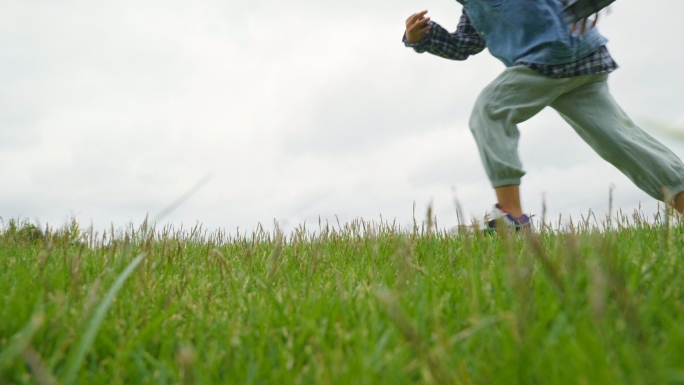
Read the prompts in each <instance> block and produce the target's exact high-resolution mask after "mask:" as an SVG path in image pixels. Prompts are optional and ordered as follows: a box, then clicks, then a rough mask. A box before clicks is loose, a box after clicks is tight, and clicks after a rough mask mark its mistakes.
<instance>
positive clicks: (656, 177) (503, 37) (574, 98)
mask: <svg viewBox="0 0 684 385" xmlns="http://www.w3.org/2000/svg"><path fill="white" fill-rule="evenodd" d="M457 1H458V2H459V3H461V5H463V13H462V15H461V19H460V21H459V23H458V27H457V28H456V32H454V33H449V32H448V31H446V30H445V29H444V28H442V27H441V26H440V25H439V24H437V23H435V22H433V21H431V20H430V18H429V17H427V11H423V12H419V13H416V14H414V15H411V16H410V17H409V18H408V19H407V20H406V32H405V34H404V38H403V41H404V44H405V45H406V46H407V47H412V48H413V49H414V50H415V51H416V52H418V53H423V52H428V53H431V54H433V55H437V56H440V57H443V58H446V59H452V60H465V59H467V58H468V57H469V56H471V55H475V54H478V53H480V52H481V51H483V50H484V49H485V47H486V48H488V49H489V52H490V53H491V54H492V55H493V56H494V57H496V58H497V59H499V60H500V61H502V62H503V63H504V64H505V66H506V67H507V68H506V70H504V72H503V73H502V74H501V75H499V77H497V78H496V79H495V80H494V81H493V82H492V83H491V84H489V85H488V86H487V87H486V88H485V89H484V90H483V91H482V92H481V94H480V95H479V97H478V98H477V101H476V103H475V107H474V109H473V112H472V115H471V117H470V122H469V125H470V130H471V131H472V133H473V136H474V137H475V142H476V143H477V146H478V150H479V152H480V157H481V158H482V162H483V164H484V168H485V170H486V172H487V176H488V177H489V180H490V182H491V184H492V187H493V188H494V191H495V193H496V197H497V200H498V202H497V204H496V205H495V209H494V213H493V214H494V220H492V221H490V223H489V226H490V227H492V228H493V227H494V225H495V223H496V222H495V220H496V219H503V220H504V222H505V223H506V224H507V225H508V226H513V227H516V228H520V227H529V226H530V218H529V217H528V216H527V215H525V214H524V213H523V211H522V208H521V204H520V188H519V186H520V183H521V178H522V177H523V175H525V172H524V171H523V169H522V165H521V162H520V158H519V157H518V139H519V136H520V133H519V131H518V124H520V123H522V122H525V121H526V120H528V119H530V118H531V117H533V116H534V115H536V114H537V113H539V112H540V111H541V110H542V109H544V108H545V107H547V106H550V107H551V108H553V109H555V110H556V111H558V113H559V114H560V115H561V117H562V118H563V119H564V120H565V121H566V122H568V123H569V124H570V126H572V128H573V129H574V130H575V131H576V132H577V134H578V135H579V136H580V137H581V138H582V139H583V140H584V141H585V142H586V143H587V144H588V145H589V146H591V148H592V149H593V150H594V151H596V153H597V154H598V155H599V156H601V157H602V158H603V159H605V160H606V161H608V162H610V163H611V164H612V165H614V166H615V167H617V169H618V170H620V171H621V172H622V173H623V174H625V175H626V176H627V177H628V178H629V179H630V180H631V181H632V182H634V184H635V185H636V186H637V187H639V188H640V189H642V190H643V191H645V192H646V193H647V194H649V195H650V196H652V197H653V198H655V199H658V200H660V201H666V200H669V201H670V202H668V203H672V204H673V205H674V207H675V209H676V210H677V211H679V212H680V213H683V212H684V193H683V192H684V164H683V163H682V161H681V160H680V159H679V158H678V157H677V156H676V155H675V154H674V153H673V152H672V151H670V150H669V149H667V148H666V147H665V146H663V145H662V144H661V143H660V142H658V141H657V140H656V139H654V138H653V137H652V136H650V135H649V134H647V133H646V132H644V131H643V130H642V129H640V128H639V127H637V126H636V125H635V124H634V122H632V120H631V119H630V118H629V117H628V116H627V115H626V114H625V113H624V112H623V111H622V109H621V108H620V107H619V106H618V104H617V103H616V102H615V100H614V99H613V98H612V96H611V95H610V92H609V91H608V84H607V80H608V74H609V73H611V72H613V71H614V70H615V69H617V64H616V63H615V61H614V60H613V58H612V57H611V55H610V54H609V53H608V49H607V48H606V43H607V40H606V39H605V38H604V37H603V36H602V35H601V34H600V33H599V32H598V30H597V28H595V21H594V22H591V23H588V24H589V25H588V26H587V25H586V24H587V23H582V24H583V25H584V27H583V28H576V27H575V26H573V25H572V22H569V21H568V20H573V19H572V17H571V16H568V11H572V12H571V15H581V16H584V15H586V14H588V13H587V12H586V9H582V8H581V4H587V5H588V6H595V4H593V3H603V5H605V4H607V3H611V2H612V1H610V0H609V1H605V0H598V1H592V0H583V1H581V2H579V1H575V2H573V3H570V4H568V3H567V0H457ZM577 4H580V7H579V8H578V6H577ZM573 5H574V8H569V7H570V6H573ZM574 20H576V18H575V19H574Z"/></svg>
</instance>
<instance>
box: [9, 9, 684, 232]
mask: <svg viewBox="0 0 684 385" xmlns="http://www.w3.org/2000/svg"><path fill="white" fill-rule="evenodd" d="M644 4H645V3H644V2H643V1H638V0H620V1H617V2H616V3H614V5H613V6H612V8H611V13H610V15H608V16H606V17H602V18H601V21H600V23H599V30H600V31H601V32H602V33H603V34H604V35H605V36H606V37H607V38H608V39H609V40H610V43H609V44H608V48H609V50H610V52H611V54H612V55H613V57H614V58H615V59H616V61H617V62H618V64H619V65H620V68H619V69H618V70H617V71H616V72H614V73H613V74H612V75H611V77H610V80H609V85H610V88H611V92H612V93H613V95H614V97H615V98H616V99H617V101H618V102H619V103H620V105H621V106H622V108H623V109H624V110H625V111H626V112H627V113H628V114H629V115H630V116H631V117H632V118H633V119H634V120H635V121H636V122H637V123H638V124H639V125H640V126H641V127H642V128H643V129H645V130H646V131H647V132H649V133H651V134H652V135H654V136H655V137H656V138H658V139H660V140H661V141H663V142H664V143H665V144H666V145H667V146H668V147H669V148H670V149H672V150H673V151H674V152H675V153H676V154H677V155H678V156H680V157H684V139H681V138H678V137H677V136H676V135H672V134H671V133H668V132H667V131H666V130H664V128H674V130H677V129H679V128H680V127H681V132H682V133H683V134H682V135H683V137H684V105H683V104H682V100H683V98H682V96H681V95H682V90H683V89H684V76H682V74H681V68H682V64H681V63H682V61H683V60H684V52H682V50H681V49H680V47H682V46H684V28H680V27H679V25H680V24H681V20H680V15H683V14H684V2H682V1H681V0H661V1H659V2H658V8H655V7H652V6H651V7H644V6H643V5H644ZM423 9H427V10H428V11H429V15H430V16H431V17H432V19H433V20H434V21H436V22H438V23H439V24H441V25H443V26H444V27H446V28H447V29H449V30H454V29H455V27H456V24H457V22H458V18H459V15H460V13H461V6H460V5H459V4H458V3H456V2H455V1H453V0H423V1H418V0H395V1H390V0H375V1H373V2H367V1H362V0H349V1H345V2H327V1H320V0H291V1H288V2H283V1H277V0H250V1H235V0H223V1H218V0H196V1H192V2H189V1H177V0H164V1H162V0H135V1H132V0H122V1H117V2H101V1H93V0H55V1H49V2H48V1H44V0H3V1H2V2H0V165H2V167H0V180H1V181H2V185H1V188H0V216H1V217H2V218H3V220H4V221H5V222H6V221H8V220H9V219H11V218H25V219H29V220H31V221H33V222H34V223H39V224H41V225H45V224H46V223H48V224H50V225H52V226H59V225H61V224H63V223H65V222H66V221H68V220H69V219H70V218H71V217H75V218H76V219H77V220H78V221H79V222H80V223H82V224H83V225H85V226H89V225H91V224H92V225H93V226H94V227H95V228H96V229H104V228H109V227H110V226H112V225H113V226H114V227H121V226H124V225H126V224H129V223H133V224H140V223H141V222H142V221H143V220H144V218H145V217H146V216H149V217H150V218H157V221H158V225H159V226H160V225H163V224H165V223H172V224H174V225H175V226H180V225H181V224H182V225H183V226H184V227H192V226H194V225H196V224H198V223H201V224H202V225H203V228H205V229H208V230H215V229H224V230H226V231H228V232H230V233H235V232H237V231H238V229H239V231H241V232H244V231H251V230H252V229H254V228H255V227H256V226H257V224H258V223H262V224H264V227H266V228H273V222H274V221H278V222H279V223H280V224H281V226H282V227H283V228H284V229H286V230H287V229H293V228H295V227H297V226H300V225H302V224H304V223H306V225H307V227H308V228H314V229H315V228H317V227H318V224H319V220H320V221H322V222H323V223H325V222H326V221H328V222H329V223H331V224H333V223H335V224H336V223H337V221H338V220H339V221H340V222H348V221H351V220H353V219H356V218H363V219H365V220H376V221H377V220H380V218H383V220H387V221H396V222H397V223H398V224H401V225H408V224H410V223H412V218H413V206H414V203H415V206H416V216H417V219H418V220H422V219H424V217H425V212H426V208H427V207H428V205H430V204H432V205H433V209H434V213H435V214H436V216H437V219H438V225H439V226H440V227H444V228H449V227H452V226H455V225H456V224H457V223H456V214H455V207H454V198H453V197H454V191H455V193H456V196H457V198H458V201H459V202H460V204H461V206H462V207H463V211H464V213H465V214H466V216H467V217H469V218H481V217H482V216H483V215H484V214H485V213H486V212H487V211H488V210H490V209H491V207H492V205H493V204H494V203H495V197H494V194H493V191H492V189H491V187H490V184H489V181H488V179H487V177H486V175H485V173H484V169H483V167H482V165H481V162H480V159H479V156H478V152H477V148H476V146H475V142H474V140H473V139H472V135H471V133H470V131H469V129H468V125H467V122H468V117H469V115H470V111H471V108H472V106H473V104H474V101H475V99H476V98H477V96H478V94H479V92H480V90H481V89H482V88H484V87H485V86H486V85H487V84H488V83H489V82H491V81H492V80H493V79H494V78H495V77H496V76H497V75H498V74H499V73H500V72H502V71H503V70H504V66H503V65H502V64H501V63H500V62H498V61H497V60H496V59H495V58H493V57H492V56H491V55H489V53H488V52H487V51H485V52H483V53H481V54H479V55H477V56H474V57H471V58H470V59H468V60H467V61H464V62H456V61H449V60H445V59H441V58H438V57H435V56H431V55H429V54H422V55H420V54H417V53H415V52H413V51H412V50H411V49H408V48H405V47H404V46H403V44H402V42H401V37H402V34H403V30H404V28H405V25H404V22H405V20H406V18H407V17H408V16H409V15H411V14H412V13H414V12H418V11H421V10H423ZM520 130H521V133H522V136H521V142H520V154H521V158H522V161H523V165H524V167H525V170H526V171H527V175H526V176H525V177H524V178H523V185H522V187H521V191H522V194H523V205H524V207H523V208H524V210H525V211H526V212H530V213H533V214H537V215H541V213H542V204H543V202H544V201H545V202H546V205H547V208H548V211H547V218H554V220H555V221H558V218H560V220H561V221H564V220H567V218H570V217H573V218H578V217H579V216H581V215H586V214H587V213H588V211H589V210H592V211H594V212H595V213H596V215H597V216H598V217H599V218H600V217H603V216H605V215H606V214H607V213H608V211H609V189H610V186H611V185H612V186H614V187H615V191H614V206H615V207H619V208H621V209H623V210H624V211H625V212H628V213H631V212H632V211H633V210H634V209H635V208H638V207H641V210H642V211H643V212H644V213H645V214H647V215H649V216H650V215H653V214H654V213H655V212H656V211H657V202H656V201H654V200H653V199H652V198H650V197H649V196H647V195H646V194H645V193H643V192H641V191H640V190H639V189H637V188H636V187H634V186H633V185H632V183H631V182H630V181H629V180H628V179H627V178H626V177H624V176H623V175H622V174H620V173H619V172H618V171H617V170H615V169H614V168H613V166H611V165H609V164H607V163H605V162H604V161H603V160H601V159H600V158H599V157H598V156H597V155H596V154H595V153H593V151H592V150H591V149H590V148H589V147H588V146H587V145H586V144H584V143H583V142H582V141H581V140H580V139H579V137H578V136H577V135H576V134H575V133H574V132H573V131H572V129H571V128H570V127H569V126H568V125H567V124H565V123H564V122H563V121H562V120H561V119H560V117H558V115H557V114H556V113H555V112H554V111H553V110H551V109H547V110H545V111H543V112H542V113H540V114H539V115H538V116H536V117H534V118H533V119H531V120H530V121H528V122H525V123H524V124H522V125H521V126H520ZM205 178H206V179H205ZM202 180H205V181H206V183H204V184H202V185H201V188H198V189H196V192H195V193H194V194H192V195H191V196H190V197H189V198H188V199H187V200H185V201H184V202H182V204H181V205H180V206H178V207H177V208H176V209H175V210H173V211H171V212H170V213H168V214H166V215H164V216H162V217H159V214H160V213H162V212H163V211H164V209H165V208H166V207H168V206H169V205H170V204H172V203H173V202H174V201H177V200H178V199H179V198H181V197H183V196H184V194H186V193H187V192H188V191H190V190H191V189H193V187H194V186H196V185H197V184H198V183H199V182H200V181H202ZM543 197H545V198H543ZM431 202H432V203H431Z"/></svg>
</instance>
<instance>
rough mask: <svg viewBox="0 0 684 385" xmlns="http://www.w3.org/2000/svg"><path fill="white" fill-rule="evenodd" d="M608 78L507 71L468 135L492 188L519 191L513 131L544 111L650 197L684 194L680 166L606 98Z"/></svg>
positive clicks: (485, 97)
mask: <svg viewBox="0 0 684 385" xmlns="http://www.w3.org/2000/svg"><path fill="white" fill-rule="evenodd" d="M607 80H608V74H599V75H585V76H578V77H574V78H568V79H553V78H549V77H546V76H543V75H540V74H538V73H537V72H535V71H534V70H531V69H529V68H527V67H522V66H517V67H512V68H508V69H506V70H505V71H504V72H503V73H502V74H501V75H500V76H499V77H498V78H496V80H494V81H493V82H492V83H491V84H490V85H488V86H487V87H486V88H485V89H484V90H483V91H482V93H481V94H480V96H479V97H478V99H477V102H476V103H475V108H474V110H473V114H472V116H471V118H470V129H471V131H472V132H473V135H474V136H475V141H476V142H477V146H478V148H479V150H480V156H481V157H482V162H483V163H484V166H485V169H486V171H487V175H488V176H489V179H490V181H491V182H492V186H493V187H494V188H496V187H501V186H507V185H519V184H520V178H521V177H522V176H523V175H525V172H524V171H523V170H522V165H521V163H520V158H519V157H518V139H519V137H520V132H519V131H518V127H517V125H518V124H519V123H522V122H524V121H526V120H528V119H529V118H531V117H533V116H534V115H536V114H537V113H538V112H539V111H541V110H542V109H544V107H546V106H551V107H552V108H553V109H555V110H556V111H558V113H560V115H561V117H563V119H565V121H567V122H568V123H570V125H571V126H572V128H574V129H575V131H576V132H577V134H579V136H580V137H581V138H582V139H583V140H584V141H585V142H587V144H589V146H591V148H593V149H594V151H596V153H597V154H599V155H600V156H601V157H602V158H603V159H605V160H607V161H608V162H610V163H611V164H612V165H613V166H615V167H617V168H618V170H620V171H622V173H624V174H625V175H626V176H627V177H628V178H629V179H631V180H632V182H634V184H636V185H637V187H639V188H640V189H642V190H644V191H645V192H646V193H648V194H649V195H650V196H652V197H654V198H656V199H658V200H661V201H662V200H664V198H665V194H664V191H668V192H669V193H670V194H673V195H676V194H677V193H679V192H682V191H684V164H682V161H681V160H680V159H679V158H678V157H677V156H676V155H675V154H674V153H673V152H672V151H670V150H668V149H667V148H666V147H665V146H663V145H662V144H661V143H660V142H658V141H657V140H655V139H654V138H653V137H651V136H650V135H648V134H647V133H646V132H644V131H643V130H641V129H640V128H639V127H637V126H636V125H635V124H634V123H633V122H632V121H631V120H630V119H629V117H628V116H627V115H626V114H625V113H624V111H622V109H621V108H620V107H619V106H618V105H617V103H616V102H615V100H614V99H613V97H612V96H611V95H610V93H609V92H608V84H607Z"/></svg>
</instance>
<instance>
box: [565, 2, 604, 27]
mask: <svg viewBox="0 0 684 385" xmlns="http://www.w3.org/2000/svg"><path fill="white" fill-rule="evenodd" d="M614 1H615V0H574V1H570V4H568V5H567V6H566V7H565V9H563V17H564V18H565V21H566V22H567V23H568V24H573V23H576V22H578V21H580V20H582V19H586V18H587V17H589V16H591V15H593V14H595V13H598V11H600V10H602V9H603V8H605V7H607V6H609V5H610V4H612V3H613V2H614Z"/></svg>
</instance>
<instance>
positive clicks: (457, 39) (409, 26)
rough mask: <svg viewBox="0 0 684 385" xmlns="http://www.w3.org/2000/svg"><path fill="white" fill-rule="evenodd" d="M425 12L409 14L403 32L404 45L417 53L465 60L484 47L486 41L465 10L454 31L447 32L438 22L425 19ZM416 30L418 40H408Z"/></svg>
mask: <svg viewBox="0 0 684 385" xmlns="http://www.w3.org/2000/svg"><path fill="white" fill-rule="evenodd" d="M425 13H426V12H421V13H419V14H415V15H413V16H411V17H410V18H409V19H408V20H407V21H406V30H407V32H406V33H404V38H403V41H404V45H406V46H407V47H411V48H413V49H414V50H415V51H416V52H418V53H423V52H428V53H431V54H433V55H436V56H439V57H443V58H445V59H451V60H465V59H467V58H468V57H469V56H471V55H476V54H478V53H480V52H482V50H484V49H485V47H486V43H485V41H484V39H482V37H480V35H479V34H478V33H477V31H476V30H475V28H474V27H473V25H472V24H471V23H470V20H469V19H468V16H466V14H465V11H464V12H463V14H462V15H461V20H460V21H459V23H458V27H456V32H454V33H449V32H448V31H447V30H446V29H444V28H443V27H442V26H440V25H439V24H437V23H435V22H433V21H429V18H428V19H427V21H426V18H424V16H425ZM416 32H417V33H418V34H422V38H420V40H418V41H414V42H411V41H409V39H408V37H409V36H412V37H413V36H415V35H416Z"/></svg>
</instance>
